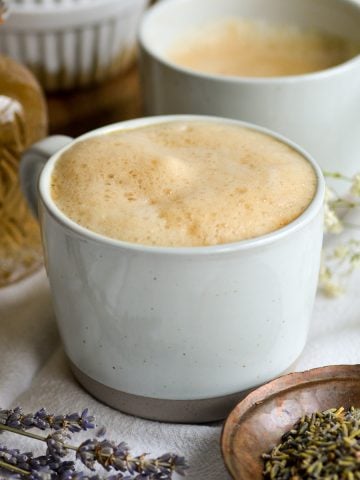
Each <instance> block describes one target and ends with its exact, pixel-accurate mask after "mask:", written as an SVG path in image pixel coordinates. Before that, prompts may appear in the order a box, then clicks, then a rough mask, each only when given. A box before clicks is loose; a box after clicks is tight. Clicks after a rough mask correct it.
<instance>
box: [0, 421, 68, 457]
mask: <svg viewBox="0 0 360 480" xmlns="http://www.w3.org/2000/svg"><path fill="white" fill-rule="evenodd" d="M0 430H5V431H7V432H11V433H16V434H17V435H23V436H24V437H30V438H33V439H34V440H40V441H41V442H46V440H47V437H44V436H43V435H36V433H31V432H29V431H27V430H21V429H20V428H13V427H8V426H7V425H2V424H1V423H0ZM64 447H65V448H68V449H70V450H75V451H76V450H77V448H76V447H74V446H73V445H67V444H64Z"/></svg>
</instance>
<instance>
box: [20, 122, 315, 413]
mask: <svg viewBox="0 0 360 480" xmlns="http://www.w3.org/2000/svg"><path fill="white" fill-rule="evenodd" d="M174 120H181V121H188V120H202V121H204V120H205V121H208V122H221V123H223V124H238V125H241V126H244V127H246V128H250V129H255V130H257V131H260V132H264V133H267V134H269V135H270V136H273V137H275V138H277V139H279V140H280V141H282V142H285V143H286V144H288V145H290V146H291V147H292V148H294V149H295V150H297V151H298V152H300V153H301V154H302V155H303V156H304V157H305V158H306V159H307V160H308V161H309V162H310V164H311V165H312V166H313V169H314V171H315V173H316V177H317V188H316V194H315V196H314V198H313V200H312V202H311V203H310V205H309V206H308V207H307V209H306V210H305V211H304V213H303V214H302V215H300V216H299V217H298V218H297V219H295V220H294V221H293V222H291V223H290V224H289V225H287V226H285V227H283V228H281V229H279V230H277V231H275V232H273V233H270V234H268V235H264V236H261V237H257V238H254V239H250V240H244V241H240V242H236V243H230V244H224V245H215V246H204V247H183V248H175V247H156V246H144V245H139V244H131V243H127V242H122V241H119V240H114V239H111V238H107V237H104V236H102V235H100V234H97V233H94V232H92V231H90V230H88V229H86V228H83V227H82V226H80V225H78V224H76V223H75V222H73V221H72V220H71V219H69V218H68V217H67V216H66V215H65V214H64V213H63V212H62V211H60V210H59V209H58V207H57V206H56V204H55V203H54V201H53V200H52V198H51V175H52V172H53V169H54V165H55V164H56V162H57V160H58V159H59V157H60V156H61V154H62V153H63V152H64V151H66V150H67V149H68V148H69V146H71V145H73V144H74V143H75V142H78V141H82V140H85V139H87V138H90V137H92V136H94V135H102V134H106V133H108V132H112V131H114V130H119V129H133V128H136V127H140V126H146V125H154V124H161V123H164V122H169V121H174ZM90 161H91V158H89V162H90ZM40 171H41V173H40ZM39 175H40V177H39V181H38V191H37V190H36V184H37V177H38V176H39ZM21 178H22V184H23V188H24V191H25V193H26V196H27V198H28V200H29V202H30V203H31V205H32V206H33V209H34V210H36V209H37V207H36V205H37V201H38V205H39V218H40V222H41V228H42V235H43V244H44V251H45V261H46V269H47V273H48V277H49V281H50V287H51V292H52V298H53V304H54V310H55V314H56V318H57V324H58V327H59V330H60V334H61V337H62V341H63V344H64V347H65V351H66V354H67V356H68V358H69V360H70V364H71V366H72V369H73V371H74V373H75V375H76V377H77V378H78V380H79V381H80V383H82V384H83V386H84V387H85V388H86V389H87V390H88V391H89V392H91V393H92V394H93V395H94V396H95V397H97V398H98V399H100V400H102V401H103V402H105V403H107V404H109V405H111V406H113V407H115V408H118V409H119V410H122V411H124V412H127V413H130V414H134V415H138V416H142V417H146V418H151V419H156V420H165V421H174V422H207V421H212V420H219V419H221V418H224V417H225V416H226V415H227V414H228V412H229V411H230V410H231V409H232V408H233V406H234V405H235V404H236V403H237V402H238V400H239V398H240V397H241V396H242V395H243V394H244V392H245V391H247V390H248V389H250V388H254V387H255V386H257V385H259V384H262V383H264V382H266V381H267V380H270V379H272V378H273V377H276V376H278V375H280V374H282V373H283V372H284V371H286V370H287V369H288V368H289V367H290V366H291V365H292V364H293V362H294V361H295V360H296V359H297V357H298V356H299V355H300V353H301V351H302V349H303V347H304V345H305V342H306V337H307V332H308V327H309V321H310V318H311V312H312V308H313V303H314V297H315V292H316V287H317V280H318V271H319V263H320V252H321V244H322V225H323V215H322V205H323V198H324V180H323V177H322V174H321V171H320V169H319V167H318V166H317V165H316V164H315V163H314V161H313V160H312V158H311V157H309V155H308V154H307V153H305V152H304V151H303V150H302V149H301V148H299V147H298V146H296V145H294V144H293V143H292V142H290V141H288V140H285V139H284V138H282V137H280V136H279V135H276V134H273V133H271V132H269V131H267V130H265V129H262V128H260V127H255V126H253V125H250V124H247V123H243V122H237V121H234V120H228V119H219V118H215V117H201V116H164V117H152V118H151V117H149V118H143V119H136V120H131V121H127V122H122V123H118V124H114V125H110V126H107V127H104V128H101V129H98V130H95V131H92V132H90V133H88V134H85V135H83V136H81V137H79V138H78V139H76V140H72V139H70V138H68V137H49V138H48V139H45V140H44V141H42V142H39V143H38V144H36V145H34V146H33V147H32V148H31V149H30V150H28V151H27V152H26V153H25V154H24V157H23V159H22V164H21ZM289 188H291V186H289Z"/></svg>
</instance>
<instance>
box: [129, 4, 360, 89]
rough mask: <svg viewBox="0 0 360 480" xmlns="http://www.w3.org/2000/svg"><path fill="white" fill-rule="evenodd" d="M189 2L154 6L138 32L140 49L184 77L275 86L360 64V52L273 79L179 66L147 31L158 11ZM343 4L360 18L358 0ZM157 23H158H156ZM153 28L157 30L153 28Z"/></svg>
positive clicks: (317, 77) (327, 74) (143, 19)
mask: <svg viewBox="0 0 360 480" xmlns="http://www.w3.org/2000/svg"><path fill="white" fill-rule="evenodd" d="M188 1H189V0H172V1H171V2H167V1H162V2H160V3H157V4H155V5H152V6H151V7H150V8H149V9H148V10H147V11H146V12H145V13H144V15H143V17H142V19H141V22H140V26H139V31H138V41H139V45H140V47H141V48H142V49H143V50H144V51H145V52H146V53H147V54H148V55H149V56H151V57H152V58H154V59H155V60H156V61H158V62H159V63H162V64H163V65H165V66H166V67H167V68H169V69H172V70H174V71H176V72H178V73H182V74H183V75H188V76H190V77H194V78H199V79H202V80H207V81H214V82H224V83H230V84H254V85H263V84H269V85H274V84H277V83H294V82H299V81H311V80H314V79H321V78H323V77H328V76H329V75H332V74H333V75H336V74H338V73H341V72H342V71H348V70H350V69H351V68H352V67H353V66H354V64H357V63H359V61H360V52H359V53H358V54H357V55H355V56H354V57H352V58H350V59H348V60H346V61H345V62H342V63H339V64H338V65H334V66H332V67H329V68H325V69H322V70H318V71H314V72H308V73H302V74H297V75H278V76H272V77H252V76H241V75H236V76H235V75H233V76H232V75H221V74H216V73H210V72H201V71H199V70H195V69H192V68H188V67H184V66H182V65H179V64H177V63H176V62H173V61H171V60H169V59H168V58H166V57H165V56H164V55H160V54H158V53H157V52H156V51H154V49H153V48H152V47H151V46H150V45H149V42H148V41H147V39H146V29H149V28H150V27H149V23H150V22H152V21H153V17H155V16H156V15H157V13H158V11H161V10H162V9H165V8H166V7H167V5H169V3H170V4H171V3H178V4H179V3H180V4H181V3H186V2H188ZM336 1H337V2H339V3H342V4H349V5H351V6H352V7H355V8H356V9H357V10H358V11H359V17H360V3H358V1H357V0H336ZM155 23H156V22H155ZM152 28H156V25H155V27H154V26H153V27H152Z"/></svg>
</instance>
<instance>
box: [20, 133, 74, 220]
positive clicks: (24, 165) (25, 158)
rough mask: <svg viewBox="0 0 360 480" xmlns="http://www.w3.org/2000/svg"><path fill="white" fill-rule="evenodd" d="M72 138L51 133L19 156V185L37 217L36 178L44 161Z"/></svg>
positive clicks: (37, 178)
mask: <svg viewBox="0 0 360 480" xmlns="http://www.w3.org/2000/svg"><path fill="white" fill-rule="evenodd" d="M73 140H74V139H73V138H71V137H67V136H65V135H52V136H51V137H47V138H45V139H44V140H41V141H40V142H37V143H34V145H32V146H31V147H30V148H29V149H28V150H25V152H24V153H23V154H22V156H21V161H20V172H19V173H20V185H21V189H22V191H23V193H24V195H25V198H26V200H27V202H28V205H29V207H30V209H31V211H32V213H33V214H34V216H35V217H36V218H38V192H37V190H38V180H39V176H40V173H41V170H42V169H43V167H44V165H45V163H46V162H47V161H48V160H49V158H50V157H51V156H52V155H54V154H55V153H56V152H58V151H59V150H60V149H61V148H63V147H66V145H69V143H71V142H72V141H73Z"/></svg>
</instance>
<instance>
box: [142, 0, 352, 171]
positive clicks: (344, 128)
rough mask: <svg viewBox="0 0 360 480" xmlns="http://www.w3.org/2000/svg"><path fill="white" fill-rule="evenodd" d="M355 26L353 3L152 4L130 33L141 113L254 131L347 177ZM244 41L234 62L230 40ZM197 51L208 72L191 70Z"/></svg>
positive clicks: (180, 0) (203, 0) (247, 0)
mask: <svg viewBox="0 0 360 480" xmlns="http://www.w3.org/2000/svg"><path fill="white" fill-rule="evenodd" d="M174 18H176V22H174V21H173V19H174ZM226 22H228V24H226ZM229 22H230V23H229ZM359 25H360V5H359V4H358V2H357V1H356V0H330V1H329V0H291V1H289V0H240V1H239V0H213V1H211V2H209V1H208V0H197V1H196V2H195V1H191V0H172V1H171V2H160V3H159V4H157V5H155V6H154V7H152V8H151V9H150V10H149V11H148V12H147V14H145V16H144V18H143V21H142V24H141V28H140V36H139V40H140V53H141V66H142V81H143V87H144V100H145V107H146V111H147V113H149V114H174V113H176V114H178V113H194V114H208V115H219V116H225V117H231V118H236V119H240V120H245V121H249V122H252V123H255V124H258V125H262V126H265V127H267V128H270V129H272V130H274V131H276V132H279V133H281V134H283V135H285V136H286V137H288V138H290V139H292V140H293V141H295V142H296V143H298V144H299V145H301V146H302V147H304V148H305V149H306V150H308V151H309V152H310V153H311V154H312V155H313V156H314V158H315V159H316V160H317V161H318V162H319V164H320V166H321V167H322V168H323V169H325V170H330V171H338V170H340V171H341V172H344V173H346V174H349V175H352V174H353V173H354V172H355V171H357V170H358V168H359V167H358V166H359V152H360V108H359V105H360V56H359V55H358V53H359V45H360V28H359ZM229 30H230V33H229ZM195 31H196V34H195V33H194V32H195ZM206 36H208V37H209V38H210V39H209V40H208V41H207V40H206ZM244 36H245V37H246V41H247V42H249V43H250V45H248V46H247V45H246V42H245V44H243V47H244V51H245V54H242V55H240V54H239V52H238V49H237V47H235V46H234V43H236V42H235V40H234V39H237V41H239V44H241V42H244ZM239 38H242V40H241V41H240V40H239ZM249 39H250V40H249ZM251 39H252V40H251ZM264 39H266V42H267V45H268V46H269V45H270V47H271V48H270V49H268V50H267V49H266V48H265V49H264V48H263V47H264V42H263V40H264ZM194 42H195V43H197V45H195V43H194ZM229 42H230V43H231V45H232V47H231V49H230V55H231V56H232V57H233V58H232V59H231V58H230V62H228V61H227V60H229V56H228V55H229V48H228V45H229ZM240 47H241V45H240ZM217 49H219V57H222V59H221V62H220V66H219V65H215V64H214V62H213V60H214V59H213V58H212V55H213V54H216V50H217ZM221 49H222V50H221ZM206 50H207V53H206V54H205V55H203V59H202V61H203V62H205V63H206V61H205V60H206V59H207V60H208V61H209V63H208V64H206V65H205V64H202V65H200V63H201V62H200V60H199V55H200V54H201V52H203V53H204V51H206ZM266 50H267V51H266ZM239 51H240V48H239ZM306 52H308V53H307V56H306V55H305V53H306ZM303 53H304V55H303ZM269 54H271V55H270V58H269ZM289 54H290V56H289ZM266 55H268V57H267V59H266V58H265V57H266ZM311 55H312V58H311ZM196 56H198V59H197V60H196V58H195V57H196ZM240 56H242V57H243V58H242V59H241V60H239V58H238V57H240ZM262 56H263V57H264V58H265V60H264V61H261V58H262ZM219 57H217V58H219ZM231 60H232V61H231ZM245 60H246V61H245ZM197 62H200V63H197ZM215 63H216V62H215ZM237 68H239V69H240V70H239V71H240V73H239V76H237V72H236V69H237ZM241 69H242V70H241ZM241 71H242V73H241Z"/></svg>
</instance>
